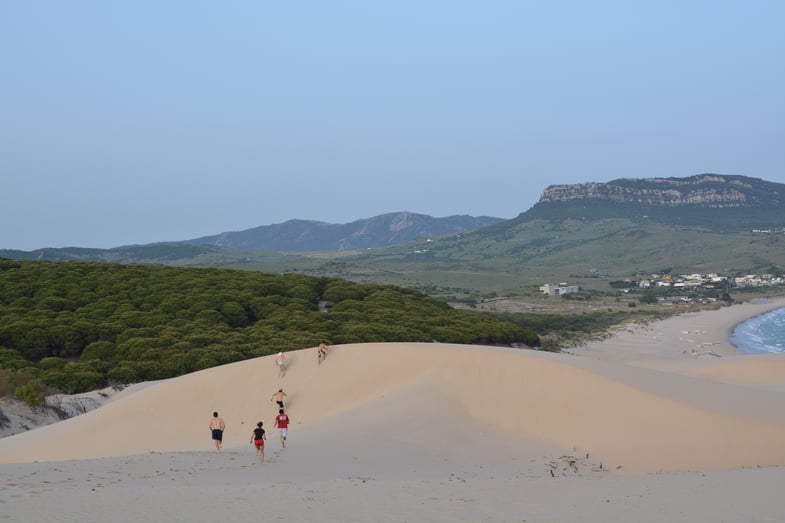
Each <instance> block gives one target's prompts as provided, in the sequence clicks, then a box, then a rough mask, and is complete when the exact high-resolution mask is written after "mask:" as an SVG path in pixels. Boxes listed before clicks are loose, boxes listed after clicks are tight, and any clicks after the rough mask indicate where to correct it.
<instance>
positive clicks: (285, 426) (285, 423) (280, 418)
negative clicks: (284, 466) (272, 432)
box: [275, 409, 289, 448]
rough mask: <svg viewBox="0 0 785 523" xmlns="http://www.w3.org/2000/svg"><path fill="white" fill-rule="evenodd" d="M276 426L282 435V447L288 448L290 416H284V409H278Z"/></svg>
mask: <svg viewBox="0 0 785 523" xmlns="http://www.w3.org/2000/svg"><path fill="white" fill-rule="evenodd" d="M275 426H276V427H277V428H278V432H280V433H281V446H282V447H283V448H286V437H287V436H288V435H289V416H287V415H286V414H284V412H283V409H278V415H277V416H276V417H275Z"/></svg>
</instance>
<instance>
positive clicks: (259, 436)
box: [251, 421, 267, 461]
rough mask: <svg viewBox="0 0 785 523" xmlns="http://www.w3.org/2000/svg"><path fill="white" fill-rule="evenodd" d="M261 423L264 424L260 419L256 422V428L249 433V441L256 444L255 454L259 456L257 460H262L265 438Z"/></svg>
mask: <svg viewBox="0 0 785 523" xmlns="http://www.w3.org/2000/svg"><path fill="white" fill-rule="evenodd" d="M262 425H264V424H263V423H262V422H261V421H260V422H259V423H257V424H256V428H255V429H253V433H251V443H252V444H253V445H254V446H256V455H257V456H260V459H259V461H264V440H266V439H267V436H266V435H265V433H264V429H263V428H262Z"/></svg>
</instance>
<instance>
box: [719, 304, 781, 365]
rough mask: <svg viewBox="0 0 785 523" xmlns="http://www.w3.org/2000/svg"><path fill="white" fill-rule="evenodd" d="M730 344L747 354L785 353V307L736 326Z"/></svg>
mask: <svg viewBox="0 0 785 523" xmlns="http://www.w3.org/2000/svg"><path fill="white" fill-rule="evenodd" d="M730 342H731V343H733V344H734V345H735V346H736V348H738V349H739V350H740V351H741V352H745V353H747V354H766V353H770V352H774V353H776V352H780V353H782V352H785V307H783V308H781V309H774V310H773V311H769V312H767V313H765V314H761V315H760V316H756V317H754V318H750V319H749V320H747V321H745V322H743V323H740V324H738V325H737V326H736V328H734V329H733V333H732V334H731V337H730Z"/></svg>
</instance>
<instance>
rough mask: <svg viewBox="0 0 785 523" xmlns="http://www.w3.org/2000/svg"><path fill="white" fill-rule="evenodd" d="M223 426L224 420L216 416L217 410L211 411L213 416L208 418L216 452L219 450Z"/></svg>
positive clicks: (221, 442)
mask: <svg viewBox="0 0 785 523" xmlns="http://www.w3.org/2000/svg"><path fill="white" fill-rule="evenodd" d="M225 428H226V425H225V424H224V420H223V419H221V418H219V417H218V413H217V412H213V418H212V419H211V420H210V431H211V432H212V435H213V441H215V451H216V452H218V453H220V452H221V445H222V444H223V435H224V429H225Z"/></svg>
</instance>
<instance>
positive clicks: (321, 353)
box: [316, 341, 327, 365]
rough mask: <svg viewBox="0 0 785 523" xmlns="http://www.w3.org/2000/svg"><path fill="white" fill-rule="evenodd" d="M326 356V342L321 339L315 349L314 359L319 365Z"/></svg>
mask: <svg viewBox="0 0 785 523" xmlns="http://www.w3.org/2000/svg"><path fill="white" fill-rule="evenodd" d="M326 358H327V343H325V342H324V341H322V342H321V343H320V344H319V348H318V349H316V359H317V361H318V363H319V365H321V364H322V362H323V361H324V360H325V359H326Z"/></svg>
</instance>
